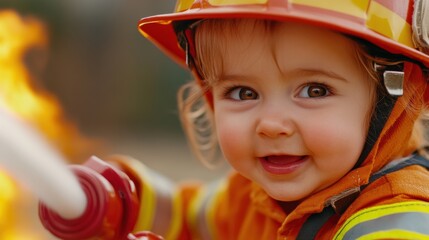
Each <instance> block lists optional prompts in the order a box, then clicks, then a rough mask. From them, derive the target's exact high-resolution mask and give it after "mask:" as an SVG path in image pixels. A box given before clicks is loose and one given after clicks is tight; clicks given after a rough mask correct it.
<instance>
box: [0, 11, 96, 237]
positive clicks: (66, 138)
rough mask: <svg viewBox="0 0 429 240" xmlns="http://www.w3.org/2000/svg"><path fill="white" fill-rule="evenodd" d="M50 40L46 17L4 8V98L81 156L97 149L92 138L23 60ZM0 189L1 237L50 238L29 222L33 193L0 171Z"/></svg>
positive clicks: (0, 17) (0, 29) (0, 62)
mask: <svg viewBox="0 0 429 240" xmlns="http://www.w3.org/2000/svg"><path fill="white" fill-rule="evenodd" d="M48 44H49V43H48V37H47V30H46V27H45V26H44V25H43V23H42V22H40V21H39V20H37V19H35V18H31V17H26V18H23V17H21V16H20V15H19V14H18V13H16V12H15V11H12V10H1V11H0V102H2V104H4V105H6V107H7V108H9V109H10V110H12V111H13V112H15V113H16V114H17V115H18V116H20V117H22V118H23V119H25V120H28V121H29V122H30V123H31V124H33V125H34V126H35V127H36V128H37V129H39V130H40V131H41V132H42V133H43V134H44V135H45V136H46V137H47V139H48V140H50V141H51V143H52V144H53V145H54V146H56V147H57V148H58V149H59V150H60V151H61V152H62V153H63V154H64V155H65V156H66V157H67V158H68V159H71V160H72V161H76V159H79V160H81V161H83V160H85V159H83V156H85V157H86V156H88V155H86V154H88V153H90V151H93V150H94V146H95V145H94V142H93V141H89V140H88V139H86V138H83V137H82V136H81V134H80V133H79V131H78V129H77V127H76V126H74V125H73V124H72V123H70V122H68V121H67V120H66V118H65V117H64V113H63V111H62V109H61V107H60V104H59V103H58V101H57V100H56V99H55V97H54V96H53V95H51V94H49V93H48V92H47V91H45V90H43V89H41V88H40V87H39V88H36V87H35V86H34V82H36V81H35V80H36V79H35V77H33V76H32V74H31V72H30V71H29V70H28V67H27V66H26V64H25V61H24V60H25V57H26V54H28V52H29V50H32V49H42V50H45V51H46V49H47V47H48ZM0 190H1V194H0V239H4V240H18V239H46V237H47V236H48V235H46V234H45V233H43V231H44V230H43V229H42V228H41V226H40V224H39V226H36V227H35V228H31V227H29V225H28V224H29V221H30V222H31V221H32V222H33V223H34V222H37V223H38V220H37V213H36V214H33V215H35V216H31V217H30V216H29V215H31V214H28V213H27V212H26V210H25V209H27V210H28V208H34V209H36V207H35V206H37V200H35V199H33V201H31V196H29V193H26V192H25V191H24V190H22V189H20V188H19V186H17V184H16V183H15V182H14V181H13V180H11V178H9V177H8V176H7V175H6V173H5V172H1V171H0ZM28 199H30V200H28ZM19 209H24V210H19ZM23 219H26V220H25V224H23V223H22V222H23ZM28 219H31V220H28ZM33 225H34V224H33Z"/></svg>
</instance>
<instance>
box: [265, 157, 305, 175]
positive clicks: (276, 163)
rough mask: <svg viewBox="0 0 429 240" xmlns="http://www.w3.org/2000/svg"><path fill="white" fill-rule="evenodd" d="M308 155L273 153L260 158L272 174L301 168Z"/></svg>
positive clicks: (287, 172)
mask: <svg viewBox="0 0 429 240" xmlns="http://www.w3.org/2000/svg"><path fill="white" fill-rule="evenodd" d="M307 159H308V156H307V155H304V156H291V155H271V156H266V157H261V158H259V160H260V162H261V164H262V166H263V167H264V169H265V171H267V172H269V173H271V174H277V175H279V174H289V173H292V172H294V171H295V170H296V169H297V168H299V167H300V166H301V165H302V164H303V163H304V162H305V161H306V160H307Z"/></svg>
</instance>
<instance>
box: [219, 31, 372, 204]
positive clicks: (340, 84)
mask: <svg viewBox="0 0 429 240" xmlns="http://www.w3.org/2000/svg"><path fill="white" fill-rule="evenodd" d="M225 32H226V33H227V34H225V35H223V37H226V38H227V39H225V40H226V41H224V42H225V43H226V44H224V49H222V50H220V51H219V52H220V56H221V61H220V62H221V63H220V65H221V67H220V68H218V69H221V70H220V72H219V73H218V74H217V76H218V79H217V80H216V81H215V83H214V84H213V86H212V93H213V104H214V118H215V124H216V131H217V135H218V139H219V144H220V147H221V149H222V151H223V153H224V156H225V158H226V159H227V160H228V161H229V163H230V164H231V165H232V167H233V168H235V169H236V170H237V171H238V172H240V173H241V174H242V175H244V176H245V177H247V178H249V179H251V180H253V181H254V182H256V183H257V184H259V185H260V186H261V187H262V188H264V190H265V191H266V192H267V193H268V194H269V195H270V196H271V197H273V198H274V199H276V200H280V201H296V200H300V199H303V198H305V197H306V196H309V195H311V194H312V193H315V192H317V191H320V190H321V189H324V188H326V187H328V186H329V185H331V184H333V183H335V182H336V181H337V180H339V179H340V178H341V177H342V176H344V175H345V174H346V173H347V172H348V171H350V170H351V169H352V168H353V166H354V164H355V163H356V161H357V159H358V157H359V155H360V153H361V151H362V148H363V145H364V142H365V137H366V132H367V129H368V120H369V117H370V114H371V110H372V101H371V96H372V94H371V93H372V92H373V91H374V88H375V87H374V86H373V85H374V83H370V82H371V81H370V80H369V79H368V78H369V77H368V76H367V73H366V72H365V71H364V70H363V69H362V68H361V66H360V65H359V64H358V62H357V60H356V54H355V51H356V47H357V45H356V44H355V42H353V41H352V40H350V39H348V38H347V37H345V36H343V35H340V34H337V33H334V32H331V31H328V30H325V29H321V28H316V27H312V26H307V25H302V24H295V23H277V24H274V25H273V26H272V29H269V30H267V29H266V28H264V27H263V26H262V25H256V26H253V25H249V24H247V25H242V26H241V25H240V27H238V28H237V29H236V30H235V31H225ZM228 32H229V34H228Z"/></svg>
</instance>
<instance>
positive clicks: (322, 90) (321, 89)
mask: <svg viewBox="0 0 429 240" xmlns="http://www.w3.org/2000/svg"><path fill="white" fill-rule="evenodd" d="M329 94H330V92H329V89H328V87H326V86H324V85H321V84H313V85H308V86H305V87H303V88H302V90H301V91H300V93H299V96H300V97H303V98H318V97H325V96H328V95H329Z"/></svg>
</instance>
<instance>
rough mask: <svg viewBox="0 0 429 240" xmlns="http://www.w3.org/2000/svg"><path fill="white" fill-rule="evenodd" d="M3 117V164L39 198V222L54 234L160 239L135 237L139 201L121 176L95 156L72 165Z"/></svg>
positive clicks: (34, 134)
mask: <svg viewBox="0 0 429 240" xmlns="http://www.w3.org/2000/svg"><path fill="white" fill-rule="evenodd" d="M0 119H1V124H0V142H1V144H0V166H2V167H3V168H5V169H6V170H7V171H8V172H9V173H10V174H11V175H12V176H14V177H15V178H16V179H17V180H18V181H19V182H20V183H22V184H23V185H25V186H26V187H28V188H29V189H30V190H31V191H32V192H33V193H34V194H35V195H36V196H37V197H38V198H39V199H40V201H41V203H40V207H39V217H40V220H41V222H42V224H43V226H44V227H45V228H46V229H47V230H49V231H50V232H51V233H52V234H54V235H55V236H57V237H59V238H61V239H69V240H72V239H105V240H138V239H145V240H152V239H162V238H161V237H160V236H157V235H155V234H153V233H151V232H148V231H143V232H138V233H136V234H132V233H131V231H132V230H133V227H134V224H135V222H136V220H137V217H138V216H137V213H138V208H139V202H138V199H137V193H136V188H135V186H134V183H133V182H132V181H131V180H130V179H129V178H128V177H127V175H125V174H124V173H123V172H121V171H119V170H117V169H115V168H114V167H113V166H111V165H109V164H107V163H105V162H103V161H102V160H100V159H98V158H97V157H91V158H90V159H89V160H88V161H87V162H85V163H84V164H82V165H70V166H68V165H67V164H66V161H65V159H64V157H62V156H61V154H60V153H58V152H57V151H56V150H55V149H54V148H53V147H51V146H50V145H49V144H48V142H47V141H46V139H44V138H43V137H42V135H41V134H40V133H38V132H37V131H36V130H35V129H34V128H32V127H31V126H30V125H27V124H26V123H25V122H24V121H22V120H21V119H19V118H17V117H15V116H14V115H13V113H11V112H8V111H7V110H6V109H4V108H3V107H0ZM59 180H60V181H59Z"/></svg>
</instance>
